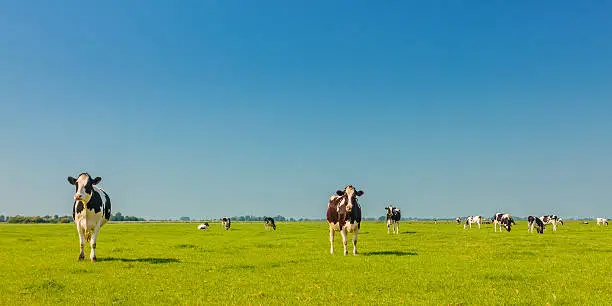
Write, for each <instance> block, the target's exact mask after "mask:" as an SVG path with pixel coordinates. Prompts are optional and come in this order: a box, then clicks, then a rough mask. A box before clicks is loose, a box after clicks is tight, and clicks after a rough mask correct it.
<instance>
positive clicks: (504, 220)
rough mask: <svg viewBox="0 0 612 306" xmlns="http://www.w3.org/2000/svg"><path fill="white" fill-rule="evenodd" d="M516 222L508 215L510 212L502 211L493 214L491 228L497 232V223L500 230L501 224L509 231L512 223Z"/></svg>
mask: <svg viewBox="0 0 612 306" xmlns="http://www.w3.org/2000/svg"><path fill="white" fill-rule="evenodd" d="M513 224H516V223H515V222H514V219H512V216H510V214H504V213H496V214H495V216H493V229H494V231H496V232H497V226H498V225H499V231H500V232H501V229H502V226H503V227H504V228H505V229H506V231H508V232H509V231H510V230H512V225H513Z"/></svg>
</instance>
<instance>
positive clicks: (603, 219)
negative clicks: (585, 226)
mask: <svg viewBox="0 0 612 306" xmlns="http://www.w3.org/2000/svg"><path fill="white" fill-rule="evenodd" d="M602 224H603V225H605V226H608V219H607V218H597V225H599V226H601V225H602Z"/></svg>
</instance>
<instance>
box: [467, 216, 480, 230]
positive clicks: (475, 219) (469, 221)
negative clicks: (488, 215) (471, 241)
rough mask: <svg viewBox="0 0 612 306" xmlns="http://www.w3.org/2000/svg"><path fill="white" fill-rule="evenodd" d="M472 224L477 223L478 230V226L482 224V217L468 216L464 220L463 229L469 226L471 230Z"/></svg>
mask: <svg viewBox="0 0 612 306" xmlns="http://www.w3.org/2000/svg"><path fill="white" fill-rule="evenodd" d="M472 223H477V224H478V229H480V224H481V223H482V217H481V216H469V217H467V219H465V224H463V228H464V229H465V228H467V226H468V225H469V226H470V228H472Z"/></svg>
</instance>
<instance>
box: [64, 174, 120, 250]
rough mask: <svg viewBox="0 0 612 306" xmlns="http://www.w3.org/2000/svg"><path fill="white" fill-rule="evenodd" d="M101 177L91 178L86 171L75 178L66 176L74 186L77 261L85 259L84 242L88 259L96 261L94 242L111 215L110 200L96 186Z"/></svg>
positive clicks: (73, 216)
mask: <svg viewBox="0 0 612 306" xmlns="http://www.w3.org/2000/svg"><path fill="white" fill-rule="evenodd" d="M100 181H102V178H100V177H96V178H91V176H90V175H89V174H88V173H81V174H79V176H78V177H77V178H74V177H72V176H69V177H68V183H70V184H71V185H74V186H75V194H74V197H73V198H74V204H73V205H72V218H73V219H74V224H75V225H76V228H77V232H78V233H79V241H80V246H81V252H80V253H79V261H81V260H84V259H85V250H84V248H85V244H86V243H87V242H90V246H91V252H90V253H89V259H90V260H91V261H92V262H95V261H96V259H97V258H96V242H97V241H98V233H99V232H100V228H101V227H102V226H103V225H104V224H106V222H108V220H109V219H110V217H111V201H110V197H109V196H108V194H107V193H106V192H105V191H104V190H102V188H100V187H98V186H96V185H97V184H99V183H100Z"/></svg>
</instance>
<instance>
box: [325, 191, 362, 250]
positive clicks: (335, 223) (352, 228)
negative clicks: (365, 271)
mask: <svg viewBox="0 0 612 306" xmlns="http://www.w3.org/2000/svg"><path fill="white" fill-rule="evenodd" d="M336 194H337V195H334V196H332V197H330V198H329V203H328V204H327V223H328V224H329V242H330V244H331V248H330V251H329V252H330V253H331V254H334V233H335V232H336V231H338V232H340V235H342V242H343V244H344V255H347V254H348V249H347V244H348V237H347V236H348V233H353V255H357V235H358V234H359V229H360V228H361V206H359V202H358V201H357V197H360V196H362V195H363V191H361V190H359V191H356V190H355V187H353V186H351V185H348V186H346V187H345V188H344V191H342V190H338V191H336Z"/></svg>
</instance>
